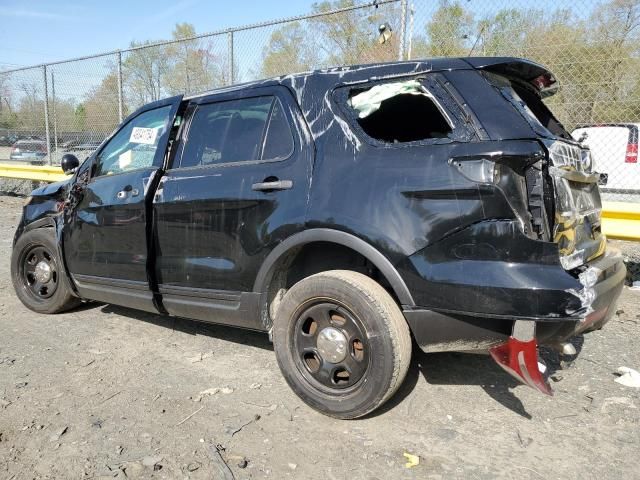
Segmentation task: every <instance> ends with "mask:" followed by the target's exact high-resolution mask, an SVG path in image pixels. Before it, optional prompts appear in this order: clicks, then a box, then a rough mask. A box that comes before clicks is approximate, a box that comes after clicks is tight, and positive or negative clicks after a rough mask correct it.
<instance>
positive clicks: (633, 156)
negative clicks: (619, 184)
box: [624, 143, 638, 163]
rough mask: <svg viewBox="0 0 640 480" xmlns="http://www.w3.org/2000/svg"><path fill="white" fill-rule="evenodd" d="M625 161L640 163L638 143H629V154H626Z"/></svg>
mask: <svg viewBox="0 0 640 480" xmlns="http://www.w3.org/2000/svg"><path fill="white" fill-rule="evenodd" d="M624 163H638V144H637V143H629V144H627V154H626V155H625V156H624Z"/></svg>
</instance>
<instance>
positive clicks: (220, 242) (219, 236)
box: [153, 86, 313, 329]
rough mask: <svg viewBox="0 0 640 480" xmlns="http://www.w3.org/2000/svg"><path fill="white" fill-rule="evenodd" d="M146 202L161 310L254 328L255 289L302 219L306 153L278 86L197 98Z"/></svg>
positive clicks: (292, 109) (292, 110)
mask: <svg viewBox="0 0 640 480" xmlns="http://www.w3.org/2000/svg"><path fill="white" fill-rule="evenodd" d="M188 112H190V114H187V118H186V123H185V126H184V127H185V128H184V131H183V132H182V134H181V146H180V148H178V151H177V152H178V153H177V155H176V157H175V158H174V159H173V165H172V168H170V169H169V170H167V172H166V175H165V176H164V177H163V178H162V180H161V185H160V187H159V188H158V193H157V195H156V198H155V200H154V206H153V208H154V217H155V222H156V223H155V227H156V242H157V252H158V253H157V258H156V260H157V264H156V275H157V278H158V284H159V285H158V287H159V291H160V293H161V295H162V302H163V306H164V307H165V308H166V310H167V311H168V312H169V313H171V314H173V315H179V316H185V317H190V318H198V319H202V320H207V321H212V322H217V323H226V324H232V325H239V326H244V327H249V328H256V329H261V328H262V326H261V323H260V320H259V318H258V314H257V305H258V300H259V294H255V293H252V290H253V282H254V280H255V277H256V275H257V272H258V269H259V268H260V265H261V264H262V261H263V260H264V258H265V257H266V255H267V254H268V253H269V252H270V251H271V249H272V248H273V247H274V246H275V245H276V244H277V243H278V242H279V241H281V240H282V239H283V238H285V237H287V236H288V235H291V234H292V233H295V232H296V231H297V230H299V229H301V228H302V227H303V225H304V222H305V214H306V207H307V197H308V191H309V185H310V181H311V167H312V160H313V153H312V152H313V149H312V147H311V146H310V145H309V144H308V140H305V138H308V137H307V136H306V135H304V134H303V129H304V128H306V127H305V126H304V125H303V124H302V123H301V121H300V120H298V119H299V118H301V115H300V114H299V113H298V112H297V105H296V104H295V101H294V99H293V97H292V95H291V94H290V93H289V91H288V90H287V89H286V88H285V87H279V86H278V87H265V88H256V89H250V90H246V91H244V92H241V93H239V92H230V93H226V94H218V95H212V96H207V97H203V98H198V99H195V100H193V101H192V102H191V104H190V105H189V107H188Z"/></svg>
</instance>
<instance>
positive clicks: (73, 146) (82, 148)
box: [62, 141, 102, 154]
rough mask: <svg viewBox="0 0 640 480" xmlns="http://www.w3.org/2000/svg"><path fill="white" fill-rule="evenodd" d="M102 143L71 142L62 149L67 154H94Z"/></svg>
mask: <svg viewBox="0 0 640 480" xmlns="http://www.w3.org/2000/svg"><path fill="white" fill-rule="evenodd" d="M101 143H102V142H80V141H70V142H66V143H65V144H64V145H63V146H62V149H63V150H65V151H67V152H83V153H88V154H90V153H93V152H94V151H95V150H96V149H97V148H98V147H99V146H100V144H101Z"/></svg>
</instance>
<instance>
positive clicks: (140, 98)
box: [122, 41, 170, 106]
mask: <svg viewBox="0 0 640 480" xmlns="http://www.w3.org/2000/svg"><path fill="white" fill-rule="evenodd" d="M153 43H156V42H152V41H145V42H131V47H132V48H135V50H132V51H130V52H129V53H128V54H127V55H126V58H125V59H124V61H123V62H122V71H123V76H124V83H125V87H126V92H127V100H128V101H130V102H131V103H132V106H140V105H144V104H145V103H149V102H153V101H156V100H160V99H161V98H163V97H164V96H166V95H165V85H163V80H164V77H165V75H166V74H167V72H168V70H169V63H170V60H169V58H168V56H167V54H166V48H165V47H164V46H151V44H153ZM137 47H144V48H137Z"/></svg>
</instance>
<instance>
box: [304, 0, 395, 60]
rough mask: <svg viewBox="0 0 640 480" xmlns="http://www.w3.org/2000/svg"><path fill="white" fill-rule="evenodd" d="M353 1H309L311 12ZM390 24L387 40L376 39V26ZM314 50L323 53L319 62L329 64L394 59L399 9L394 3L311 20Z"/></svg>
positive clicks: (346, 6) (327, 10)
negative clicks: (385, 41) (316, 47)
mask: <svg viewBox="0 0 640 480" xmlns="http://www.w3.org/2000/svg"><path fill="white" fill-rule="evenodd" d="M353 5H354V2H353V0H335V1H324V2H321V3H314V4H313V12H314V13H323V12H329V11H331V10H336V9H341V8H348V7H352V6H353ZM385 22H389V23H391V24H392V25H391V27H392V30H393V32H394V35H393V36H392V38H391V41H390V42H387V43H385V44H379V43H378V42H377V37H378V26H379V25H380V24H382V23H385ZM311 28H312V30H313V32H314V37H316V38H318V42H317V43H318V49H319V51H321V52H323V53H324V56H323V57H324V58H323V61H324V62H325V63H327V64H329V65H352V64H359V63H368V62H376V61H382V60H395V59H396V58H397V57H398V41H399V39H398V35H399V33H400V10H399V8H398V7H397V6H396V5H392V6H389V5H384V6H381V7H379V8H358V9H355V10H348V11H345V12H341V13H335V14H330V15H323V16H320V17H317V18H315V19H313V20H312V26H311Z"/></svg>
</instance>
